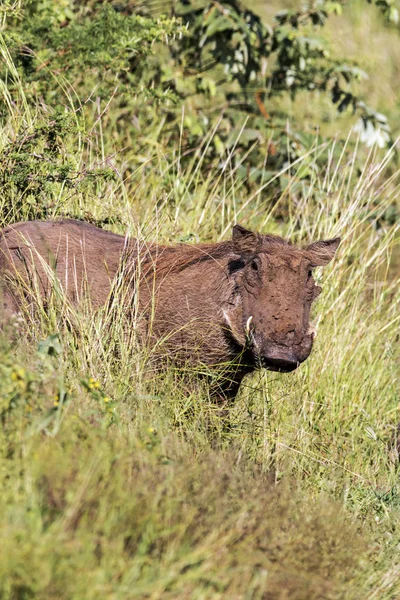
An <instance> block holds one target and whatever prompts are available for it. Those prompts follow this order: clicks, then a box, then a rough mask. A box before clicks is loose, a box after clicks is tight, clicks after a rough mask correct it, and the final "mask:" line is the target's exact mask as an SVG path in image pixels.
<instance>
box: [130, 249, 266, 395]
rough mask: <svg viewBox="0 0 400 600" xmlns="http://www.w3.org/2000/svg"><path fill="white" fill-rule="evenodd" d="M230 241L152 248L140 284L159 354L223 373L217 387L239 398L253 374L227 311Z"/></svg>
mask: <svg viewBox="0 0 400 600" xmlns="http://www.w3.org/2000/svg"><path fill="white" fill-rule="evenodd" d="M231 258H232V253H231V251H230V249H229V245H228V244H226V243H221V244H213V245H209V246H200V247H193V246H189V247H188V246H181V247H180V246H178V247H176V248H164V247H157V248H155V247H153V248H152V250H151V255H150V256H149V254H148V255H147V256H146V257H145V258H144V260H143V263H142V267H141V268H142V278H141V282H140V285H139V298H140V306H141V311H142V312H145V313H146V316H147V329H148V331H147V336H148V340H149V342H150V344H151V345H152V346H154V345H155V344H157V352H158V353H160V354H162V355H163V356H165V357H168V358H169V359H172V360H174V361H175V362H178V363H184V364H185V365H189V366H191V367H192V368H195V369H196V370H200V371H202V372H205V373H206V372H207V371H209V372H210V376H212V374H213V375H218V381H221V382H223V384H222V383H221V384H220V383H218V382H217V383H216V386H217V387H218V386H219V385H221V389H222V388H223V389H224V390H225V391H226V395H227V396H230V395H232V396H234V395H235V394H236V393H237V388H238V386H239V384H240V381H241V380H242V378H243V377H244V375H245V374H247V373H249V372H251V371H252V370H254V368H255V365H254V359H253V357H252V354H251V353H250V352H249V351H248V350H246V349H244V348H243V347H242V346H241V345H240V344H239V343H238V342H237V341H235V338H234V337H233V335H232V332H231V331H230V328H229V326H228V325H227V323H226V319H225V318H224V308H225V307H226V306H227V305H228V304H229V302H230V300H231V297H232V286H233V283H232V281H231V280H230V279H229V278H228V269H227V265H228V261H229V260H230V259H231Z"/></svg>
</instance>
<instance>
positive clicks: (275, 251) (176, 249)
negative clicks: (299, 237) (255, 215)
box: [0, 220, 339, 397]
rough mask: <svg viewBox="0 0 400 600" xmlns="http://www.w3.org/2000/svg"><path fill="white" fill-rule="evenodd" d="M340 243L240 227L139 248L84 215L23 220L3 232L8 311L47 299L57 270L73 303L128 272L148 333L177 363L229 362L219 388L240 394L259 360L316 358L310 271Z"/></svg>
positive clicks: (281, 367) (271, 364)
mask: <svg viewBox="0 0 400 600" xmlns="http://www.w3.org/2000/svg"><path fill="white" fill-rule="evenodd" d="M338 244H339V240H338V239H335V240H330V241H327V242H317V243H315V244H311V245H310V246H308V247H307V248H305V249H302V250H300V249H296V248H294V247H293V246H292V245H291V244H290V243H289V242H287V241H285V240H283V239H281V238H277V237H273V236H268V235H261V234H257V233H252V232H250V231H247V230H246V229H243V228H242V227H240V226H235V227H234V231H233V238H232V240H231V241H228V242H220V243H216V244H205V245H199V246H192V245H183V244H181V245H178V246H173V247H167V246H158V245H151V246H142V247H140V246H139V244H138V242H137V241H136V240H132V239H130V240H128V239H127V238H124V237H123V236H119V235H115V234H113V233H109V232H106V231H103V230H101V229H98V228H97V227H94V226H92V225H89V224H86V223H82V222H79V221H72V220H63V221H47V222H46V221H44V222H39V221H32V222H28V223H17V224H15V225H11V226H9V227H7V228H5V229H3V231H2V232H1V234H0V280H1V281H2V288H3V299H4V301H3V305H4V311H5V312H6V313H16V312H18V311H19V309H20V306H21V302H22V299H23V297H25V302H26V299H27V298H28V300H29V290H30V289H32V288H35V293H39V294H40V295H41V296H42V297H43V298H46V297H47V296H48V295H49V294H50V293H51V289H52V286H53V285H54V277H53V276H52V272H54V273H55V274H56V277H57V281H58V282H59V284H60V285H61V287H62V288H63V289H64V291H65V293H66V295H67V297H68V298H69V299H70V300H71V301H72V302H73V303H79V302H80V301H81V299H82V297H83V296H84V295H85V294H86V295H88V296H89V298H90V300H91V305H92V306H93V307H94V308H98V307H101V306H104V305H106V304H107V302H108V301H109V298H110V294H111V290H112V287H113V281H114V280H115V278H116V276H117V274H119V275H121V273H122V274H126V281H127V285H128V286H129V287H131V288H132V291H134V292H135V294H136V298H137V304H138V305H139V309H138V313H139V314H141V315H142V321H141V322H142V323H146V326H145V327H142V335H143V336H144V337H145V338H146V340H147V341H148V342H150V343H151V344H152V345H153V346H154V345H156V344H157V346H159V347H160V348H163V352H164V353H165V354H168V356H169V357H170V358H172V359H173V360H175V361H176V362H178V363H182V362H186V363H189V364H192V365H196V366H199V365H201V364H203V365H205V366H207V367H209V368H211V369H214V370H219V371H221V370H224V371H225V374H226V377H225V378H224V383H223V384H221V387H220V389H219V393H221V394H222V395H223V396H226V397H232V396H234V395H235V394H236V392H237V389H238V387H239V384H240V381H241V380H242V378H243V376H244V375H245V374H246V373H248V372H250V371H252V370H254V369H255V368H257V367H266V368H267V369H270V370H277V371H283V372H285V371H291V370H293V369H295V368H296V367H297V366H298V365H299V364H300V363H301V362H303V361H304V360H305V359H306V358H307V357H308V355H309V353H310V351H311V347H312V342H313V337H314V335H313V333H312V329H311V328H310V323H309V316H310V307H311V303H312V301H313V300H314V298H315V297H316V296H317V295H318V293H319V291H320V290H319V288H317V287H316V286H315V284H314V281H313V278H312V275H311V269H312V268H313V267H316V266H318V265H325V264H327V263H328V262H329V261H330V260H331V258H332V257H333V255H334V252H335V250H336V248H337V246H338ZM17 281H19V284H18V286H16V285H15V283H16V282H17ZM21 282H22V284H23V285H22V287H21ZM18 288H19V290H20V291H18ZM21 289H24V291H23V292H21ZM133 296H134V295H133V294H131V296H130V297H131V299H133ZM127 318H128V319H129V311H128V317H127ZM161 341H162V343H160V342H161Z"/></svg>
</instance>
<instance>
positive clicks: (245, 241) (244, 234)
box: [232, 225, 260, 254]
mask: <svg viewBox="0 0 400 600" xmlns="http://www.w3.org/2000/svg"><path fill="white" fill-rule="evenodd" d="M232 241H233V248H234V251H235V252H237V253H238V254H247V253H251V254H254V253H255V252H257V250H258V248H259V246H260V236H259V235H258V233H253V232H252V231H249V230H248V229H245V228H244V227H242V226H241V225H234V226H233V230H232Z"/></svg>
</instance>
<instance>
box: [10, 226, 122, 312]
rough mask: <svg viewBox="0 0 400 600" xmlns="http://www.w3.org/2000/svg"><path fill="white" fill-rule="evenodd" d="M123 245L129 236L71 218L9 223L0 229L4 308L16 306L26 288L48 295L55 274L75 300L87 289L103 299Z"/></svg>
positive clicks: (94, 298)
mask: <svg viewBox="0 0 400 600" xmlns="http://www.w3.org/2000/svg"><path fill="white" fill-rule="evenodd" d="M125 247H126V238H125V237H123V236H120V235H116V234H114V233H110V232H108V231H103V230H102V229H99V228H98V227H94V226H93V225H90V224H88V223H83V222H81V221H74V220H72V219H64V220H61V221H30V222H26V223H17V224H15V225H10V226H8V227H6V228H5V229H3V230H2V231H1V233H0V278H1V281H2V287H3V296H4V306H5V310H6V312H16V311H17V310H18V308H19V305H20V302H21V292H22V295H23V290H24V288H25V289H26V290H27V291H29V290H30V291H32V290H36V291H37V292H39V294H40V295H41V296H42V297H44V298H46V296H47V295H48V293H49V291H50V289H51V287H52V282H54V277H56V279H57V280H58V281H59V282H60V285H61V287H62V288H63V290H64V292H65V293H66V294H67V296H68V298H69V299H70V300H71V301H72V302H78V301H79V300H80V298H81V297H82V295H83V293H84V292H85V291H86V292H87V291H89V295H90V298H91V302H92V305H93V306H94V307H98V306H101V305H103V304H104V303H105V302H106V300H107V297H108V295H109V292H110V287H111V282H112V280H113V278H114V276H115V274H116V271H117V270H118V267H119V265H120V261H121V255H122V253H123V251H124V248H125ZM17 287H19V292H18V291H17Z"/></svg>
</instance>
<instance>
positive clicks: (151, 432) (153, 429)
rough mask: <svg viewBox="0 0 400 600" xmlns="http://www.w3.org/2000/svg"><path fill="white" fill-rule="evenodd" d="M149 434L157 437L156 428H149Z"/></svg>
mask: <svg viewBox="0 0 400 600" xmlns="http://www.w3.org/2000/svg"><path fill="white" fill-rule="evenodd" d="M147 433H149V434H150V435H155V434H156V433H157V431H156V430H155V428H154V427H149V428H148V430H147Z"/></svg>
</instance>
